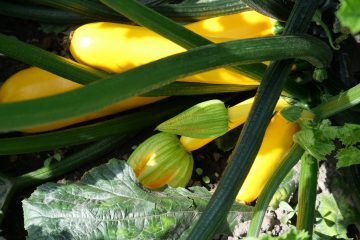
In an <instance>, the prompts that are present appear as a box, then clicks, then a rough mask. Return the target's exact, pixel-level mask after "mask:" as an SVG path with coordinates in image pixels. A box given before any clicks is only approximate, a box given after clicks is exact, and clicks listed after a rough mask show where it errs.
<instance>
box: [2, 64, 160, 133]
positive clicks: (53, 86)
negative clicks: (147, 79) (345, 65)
mask: <svg viewBox="0 0 360 240" xmlns="http://www.w3.org/2000/svg"><path fill="white" fill-rule="evenodd" d="M80 87H82V85H81V84H78V83H75V82H72V81H70V80H67V79H65V78H62V77H59V76H57V75H55V74H52V73H50V72H47V71H45V70H42V69H40V68H37V67H30V68H27V69H25V70H22V71H19V72H17V73H16V74H14V75H13V76H11V77H10V78H9V79H7V80H6V81H5V82H4V84H3V85H2V86H1V87H0V103H8V102H18V101H24V100H30V99H36V98H41V97H47V96H50V95H55V94H59V93H63V92H66V91H70V90H74V89H77V88H80ZM163 98H164V97H132V98H130V99H127V100H125V101H121V102H119V103H115V104H113V105H111V106H109V107H106V108H104V109H102V110H100V111H97V112H94V113H91V114H86V115H84V116H81V117H76V118H73V119H69V120H63V121H59V122H56V123H51V124H46V125H42V126H38V127H34V128H29V129H24V130H22V131H23V132H28V133H35V132H44V131H50V130H54V129H58V128H62V127H65V126H69V125H72V124H76V123H80V122H84V121H88V120H92V119H95V118H99V117H103V116H107V115H110V114H114V113H118V112H122V111H125V110H128V109H132V108H136V107H139V106H142V105H145V104H149V103H153V102H156V101H158V100H160V99H163ZM54 107H56V106H54Z"/></svg>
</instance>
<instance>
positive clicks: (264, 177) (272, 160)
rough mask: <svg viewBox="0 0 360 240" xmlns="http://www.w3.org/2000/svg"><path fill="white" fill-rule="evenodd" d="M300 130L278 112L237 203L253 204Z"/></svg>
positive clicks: (266, 133)
mask: <svg viewBox="0 0 360 240" xmlns="http://www.w3.org/2000/svg"><path fill="white" fill-rule="evenodd" d="M298 130H299V126H298V124H297V123H290V122H288V121H287V120H285V118H283V117H282V116H281V114H280V113H279V112H278V113H276V114H275V116H274V117H273V118H272V119H271V122H270V124H269V126H268V127H267V129H266V132H265V136H264V139H263V142H262V144H261V147H260V149H259V152H258V154H257V156H256V159H255V161H254V163H253V165H252V166H251V169H250V172H249V173H248V175H247V176H246V179H245V181H244V183H243V185H242V186H241V189H240V191H239V193H238V195H237V196H236V200H237V201H242V202H246V203H250V202H253V201H254V200H255V199H256V198H257V197H258V196H259V195H260V193H261V191H262V190H263V188H264V186H265V184H266V183H267V182H268V181H269V179H270V177H271V175H272V174H273V172H274V171H275V169H276V168H277V167H278V166H279V165H280V163H281V161H282V160H283V159H284V157H285V155H286V154H287V153H288V151H289V150H290V148H291V146H292V145H293V135H294V134H295V133H296V132H297V131H298Z"/></svg>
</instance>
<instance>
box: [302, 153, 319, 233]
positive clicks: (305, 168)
mask: <svg viewBox="0 0 360 240" xmlns="http://www.w3.org/2000/svg"><path fill="white" fill-rule="evenodd" d="M318 164H319V163H318V161H317V160H316V159H315V158H314V157H312V156H311V155H310V154H307V153H305V154H304V155H303V157H302V158H301V170H300V183H299V199H298V214H297V221H296V228H297V229H298V230H305V231H307V232H308V233H309V236H310V239H311V237H312V233H313V226H314V214H315V201H316V187H317V176H318V171H319V166H318Z"/></svg>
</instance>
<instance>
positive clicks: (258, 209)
mask: <svg viewBox="0 0 360 240" xmlns="http://www.w3.org/2000/svg"><path fill="white" fill-rule="evenodd" d="M303 154H304V150H303V149H302V148H301V147H300V145H298V144H295V145H294V146H293V147H292V148H291V150H290V152H289V153H288V154H287V155H286V157H285V159H284V160H283V162H282V163H281V165H280V166H279V167H278V168H277V169H276V171H275V172H274V173H273V174H272V176H271V178H270V180H269V182H268V183H267V184H266V186H265V187H264V190H263V191H262V192H261V194H260V196H259V198H258V200H257V202H256V205H255V209H254V215H253V217H252V219H251V223H250V227H249V231H248V234H247V236H248V237H257V236H258V235H259V232H260V228H261V224H262V221H263V218H264V216H265V213H266V210H267V208H268V206H269V203H270V202H271V199H272V197H273V196H274V194H275V192H276V190H277V189H278V188H279V185H280V183H281V182H282V180H283V179H284V178H285V176H286V174H287V173H288V172H289V171H290V170H291V169H292V168H293V167H294V166H295V165H296V163H297V162H298V161H299V159H300V158H301V156H302V155H303Z"/></svg>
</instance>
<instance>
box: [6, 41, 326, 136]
mask: <svg viewBox="0 0 360 240" xmlns="http://www.w3.org/2000/svg"><path fill="white" fill-rule="evenodd" d="M254 49H256V50H257V51H254ZM314 49H316V51H314ZM300 50H301V51H300ZM209 56H216V58H212V57H209ZM296 57H299V58H303V59H306V60H308V61H310V62H311V63H313V64H314V65H316V66H317V67H324V66H326V65H327V64H328V63H329V61H330V59H331V51H330V50H329V48H328V47H327V46H326V45H325V44H324V43H323V42H321V41H320V40H318V39H316V38H314V37H311V36H306V35H304V36H275V37H263V38H252V39H241V40H236V41H229V42H225V43H220V44H210V45H206V46H203V47H198V48H196V49H192V50H191V51H187V52H184V53H179V54H176V55H173V56H169V57H166V58H163V59H160V60H157V61H154V62H151V63H148V64H145V65H142V66H140V67H137V68H134V69H131V70H128V71H126V72H123V73H120V74H116V75H112V76H110V77H108V78H106V80H105V79H104V81H97V82H94V83H92V84H88V85H86V86H85V87H82V88H78V89H75V90H72V91H68V92H65V93H62V94H57V95H53V96H48V97H44V98H39V99H32V100H29V101H21V102H13V103H4V104H0V131H2V132H6V131H12V130H19V129H25V128H31V127H35V126H41V125H42V124H46V123H54V122H58V121H61V120H65V119H71V118H75V117H78V116H83V115H85V114H87V113H93V112H96V111H97V110H101V109H104V108H105V107H108V106H109V105H111V104H113V103H116V102H120V101H122V100H126V99H128V98H130V97H133V96H139V95H142V94H145V93H147V92H150V91H151V90H154V89H157V88H160V87H162V86H165V85H167V84H169V83H171V82H173V81H175V80H176V79H177V78H179V77H184V76H189V75H191V74H195V73H199V72H205V71H207V70H212V69H215V68H217V67H222V66H228V65H232V64H241V63H249V62H257V61H258V60H260V61H265V60H269V59H270V60H278V59H288V58H296ZM285 62H288V63H287V64H286V65H287V66H288V67H285V66H283V65H284V64H283V63H281V64H280V65H281V66H278V67H279V68H280V71H281V72H279V78H278V77H276V79H272V80H271V81H273V82H271V83H266V84H264V85H268V86H269V87H270V91H269V93H271V92H272V90H271V89H272V88H274V90H275V92H274V93H272V94H274V96H275V98H276V99H275V98H274V99H272V98H270V99H272V100H271V101H272V102H273V103H274V105H273V106H270V105H269V107H270V108H272V109H270V111H272V110H273V107H274V106H275V104H276V102H277V100H278V98H279V95H280V92H281V90H282V86H283V83H284V82H285V79H284V78H286V76H287V73H288V71H289V68H290V64H291V61H288V60H287V61H285ZM275 65H276V64H275ZM273 67H274V66H273ZM273 67H271V66H270V68H271V69H272V70H271V71H270V72H272V71H273V70H274V69H273ZM283 73H285V75H284V76H282V74H283ZM272 74H274V73H272ZM276 74H278V73H276ZM268 77H269V76H267V78H268ZM281 77H283V78H281ZM133 79H136V80H137V81H131V80H133ZM274 80H275V81H276V82H275V81H274ZM129 81H131V83H129ZM277 82H280V83H281V84H277ZM272 85H273V86H272ZM276 90H278V91H280V92H279V93H278V94H277V93H276ZM266 91H268V90H266ZM260 92H264V90H261V91H260ZM104 93H106V94H104ZM258 94H259V93H258ZM262 94H263V93H261V94H259V95H262ZM265 98H268V96H266V97H265ZM266 101H267V100H265V102H266ZM54 106H56V108H54ZM264 106H266V104H265V105H264ZM35 109H36V111H34V110H35ZM50 113H51V114H50Z"/></svg>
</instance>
